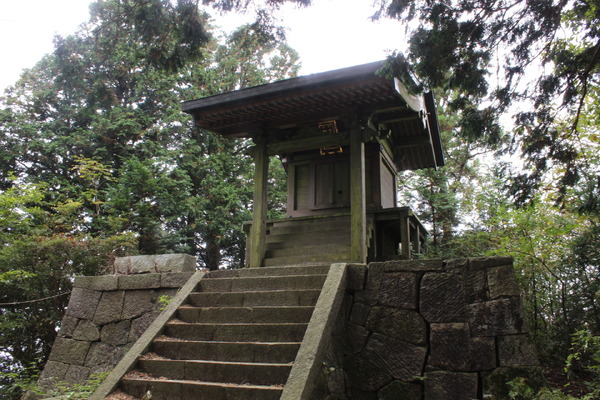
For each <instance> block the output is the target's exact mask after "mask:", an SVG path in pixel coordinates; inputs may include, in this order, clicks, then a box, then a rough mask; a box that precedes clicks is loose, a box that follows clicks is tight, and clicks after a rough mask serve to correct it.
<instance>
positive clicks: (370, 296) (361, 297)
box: [354, 289, 379, 306]
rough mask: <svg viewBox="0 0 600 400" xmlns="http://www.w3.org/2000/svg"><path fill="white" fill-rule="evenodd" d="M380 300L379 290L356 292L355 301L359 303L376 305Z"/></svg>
mask: <svg viewBox="0 0 600 400" xmlns="http://www.w3.org/2000/svg"><path fill="white" fill-rule="evenodd" d="M378 300H379V291H378V290H369V289H367V290H360V291H358V292H356V293H355V294H354V301H355V302H357V303H363V304H367V305H369V306H374V305H375V304H377V302H378Z"/></svg>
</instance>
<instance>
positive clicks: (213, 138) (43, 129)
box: [0, 0, 298, 398]
mask: <svg viewBox="0 0 600 400" xmlns="http://www.w3.org/2000/svg"><path fill="white" fill-rule="evenodd" d="M206 3H209V2H206ZM217 3H218V2H217ZM214 5H215V6H216V7H225V6H224V5H223V4H216V3H215V4H214ZM263 16H264V15H263ZM208 21H209V16H208V15H207V14H206V13H205V12H203V11H202V10H200V9H199V8H198V2H197V1H189V0H182V1H177V2H173V1H168V0H108V1H98V2H95V3H93V4H92V5H91V8H90V19H89V20H88V21H87V22H86V23H85V24H83V25H82V26H81V28H80V29H79V30H78V31H77V32H75V33H74V34H73V35H69V36H66V37H57V38H56V39H55V51H54V52H53V53H52V54H50V55H48V56H46V57H44V58H43V59H42V60H40V62H39V63H38V64H37V65H35V66H34V67H33V68H31V69H30V70H27V71H24V73H23V74H22V76H21V79H20V80H19V81H18V82H16V84H15V85H14V86H13V87H11V88H9V89H8V90H7V91H6V92H5V94H4V96H2V97H0V150H2V151H0V244H2V246H1V247H0V303H1V304H0V371H2V372H3V373H7V374H8V375H6V374H5V375H4V377H3V378H2V381H1V382H0V385H1V387H2V389H0V390H3V389H4V388H5V387H8V386H9V385H13V384H15V379H17V377H18V378H19V379H22V378H26V377H27V376H29V375H31V373H32V372H30V370H29V369H27V368H25V366H26V365H30V364H31V363H33V368H34V369H35V368H39V366H40V365H42V364H43V363H44V362H45V358H46V357H47V356H48V353H49V349H50V345H51V343H52V342H53V341H54V337H55V335H56V331H57V328H58V325H59V323H60V319H61V316H62V313H63V312H64V309H65V307H66V302H67V300H68V293H69V291H70V290H71V285H72V279H73V277H74V276H76V275H95V274H98V273H101V272H102V266H109V265H110V263H111V262H112V259H113V258H114V257H115V256H120V255H128V254H136V253H137V252H142V253H145V254H155V253H169V252H186V253H189V254H192V255H196V256H198V258H199V259H200V263H201V264H202V266H204V267H208V268H212V269H215V268H218V267H219V266H229V267H238V266H242V265H243V259H244V247H245V246H244V236H245V235H244V233H243V231H242V223H243V222H244V221H246V220H249V219H250V208H251V199H252V192H251V187H252V182H251V181H252V173H251V171H252V160H251V158H250V157H248V156H247V155H246V150H247V149H248V147H249V146H250V145H251V144H250V143H249V142H247V141H243V140H239V141H231V140H225V139H223V138H222V137H219V136H217V135H213V134H211V133H209V132H203V131H198V130H196V129H194V128H193V127H192V124H191V118H190V117H189V116H187V115H185V114H182V113H181V111H180V102H181V101H182V100H189V99H193V98H198V97H204V96H208V95H214V94H217V93H221V92H224V91H228V90H233V89H238V88H243V87H247V86H250V85H256V84H261V83H265V82H267V81H270V80H276V79H282V78H285V77H290V76H294V75H295V74H296V72H297V69H298V64H297V60H298V55H297V54H296V53H295V52H294V51H293V50H292V49H291V48H289V47H288V46H287V45H286V44H285V42H284V41H283V40H282V36H281V35H279V34H278V32H277V30H276V29H275V28H274V27H273V26H267V25H268V24H267V22H268V19H263V20H261V21H258V22H257V23H255V24H251V25H247V26H244V27H241V28H240V29H239V30H238V31H236V32H234V33H233V34H232V35H231V36H230V37H228V38H223V39H221V40H220V41H218V40H217V39H216V38H215V37H213V35H212V32H211V29H212V28H211V26H210V24H209V22H208ZM273 165H274V167H273V169H272V170H273V175H272V177H271V180H272V181H273V180H274V179H275V178H274V177H275V174H277V181H278V182H279V183H278V184H277V185H272V187H271V188H270V190H271V191H272V192H271V193H272V196H271V198H272V201H273V202H272V204H271V208H272V210H271V211H270V212H271V213H272V214H273V215H275V214H276V213H278V212H280V211H281V199H282V198H283V196H284V194H282V193H285V190H284V189H283V188H282V187H281V183H280V180H281V176H282V173H283V172H282V168H281V166H280V165H279V166H277V164H273ZM12 373H14V374H17V375H12V377H11V375H10V374H12ZM79 389H81V388H79ZM79 389H78V390H79ZM65 390H66V389H65ZM17 397H18V394H17V393H16V392H15V393H14V395H12V398H17Z"/></svg>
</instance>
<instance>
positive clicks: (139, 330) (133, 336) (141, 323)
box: [127, 311, 160, 343]
mask: <svg viewBox="0 0 600 400" xmlns="http://www.w3.org/2000/svg"><path fill="white" fill-rule="evenodd" d="M159 314H160V311H153V312H148V313H146V314H144V315H142V316H140V317H139V318H136V319H133V320H132V321H131V329H130V330H129V337H128V338H127V342H128V343H133V342H135V341H136V340H138V338H139V337H140V336H142V334H143V333H144V332H145V331H146V329H148V327H149V326H150V324H151V323H152V322H153V321H154V320H155V319H156V317H157V316H158V315H159Z"/></svg>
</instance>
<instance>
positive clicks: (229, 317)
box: [177, 306, 314, 323]
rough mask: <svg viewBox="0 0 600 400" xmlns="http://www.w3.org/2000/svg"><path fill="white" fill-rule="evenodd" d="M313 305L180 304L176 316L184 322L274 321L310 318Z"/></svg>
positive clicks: (298, 320)
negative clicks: (237, 305)
mask: <svg viewBox="0 0 600 400" xmlns="http://www.w3.org/2000/svg"><path fill="white" fill-rule="evenodd" d="M313 310H314V307H308V306H304V307H297V306H295V307H285V306H284V307H266V306H256V307H193V306H182V307H180V308H179V309H178V310H177V318H178V319H180V320H182V321H184V322H202V323H209V322H219V323H275V322H294V323H297V322H301V323H307V322H308V321H309V320H310V317H311V315H312V312H313Z"/></svg>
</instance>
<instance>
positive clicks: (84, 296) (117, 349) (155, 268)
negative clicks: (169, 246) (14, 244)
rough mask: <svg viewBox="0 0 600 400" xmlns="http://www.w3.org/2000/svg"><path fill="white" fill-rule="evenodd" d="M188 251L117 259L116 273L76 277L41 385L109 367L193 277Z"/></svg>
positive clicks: (82, 377)
mask: <svg viewBox="0 0 600 400" xmlns="http://www.w3.org/2000/svg"><path fill="white" fill-rule="evenodd" d="M195 266H196V259H195V257H191V256H188V255H184V254H176V255H158V256H136V257H123V258H118V259H117V260H116V262H115V266H114V267H115V274H114V275H102V276H82V277H77V278H75V282H74V284H73V291H72V293H71V298H70V300H69V305H68V307H67V311H66V313H65V317H64V318H63V320H62V323H61V328H60V331H59V333H58V336H57V338H56V341H55V342H54V345H53V347H52V352H51V353H50V357H49V359H48V362H47V363H46V367H45V368H44V371H43V372H42V374H41V376H40V383H42V384H46V385H47V384H52V383H55V382H67V383H81V382H84V381H85V380H86V379H88V377H89V376H90V375H91V374H93V373H97V372H104V371H109V370H111V369H112V368H113V367H114V366H115V365H116V364H117V363H118V362H119V361H120V360H121V358H122V357H123V356H124V355H125V353H126V352H127V350H129V348H130V347H131V346H132V345H133V343H135V341H136V340H137V339H138V337H140V335H141V334H142V333H143V332H144V331H145V330H146V328H147V327H148V326H149V325H150V324H151V323H152V321H154V319H155V318H156V317H157V316H158V314H159V313H160V309H161V308H162V307H163V304H161V302H159V298H160V297H161V296H173V295H174V294H175V293H176V292H177V290H178V289H179V288H180V287H181V286H183V284H185V282H186V281H187V280H188V279H189V278H190V277H191V276H192V274H193V273H194V270H195Z"/></svg>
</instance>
